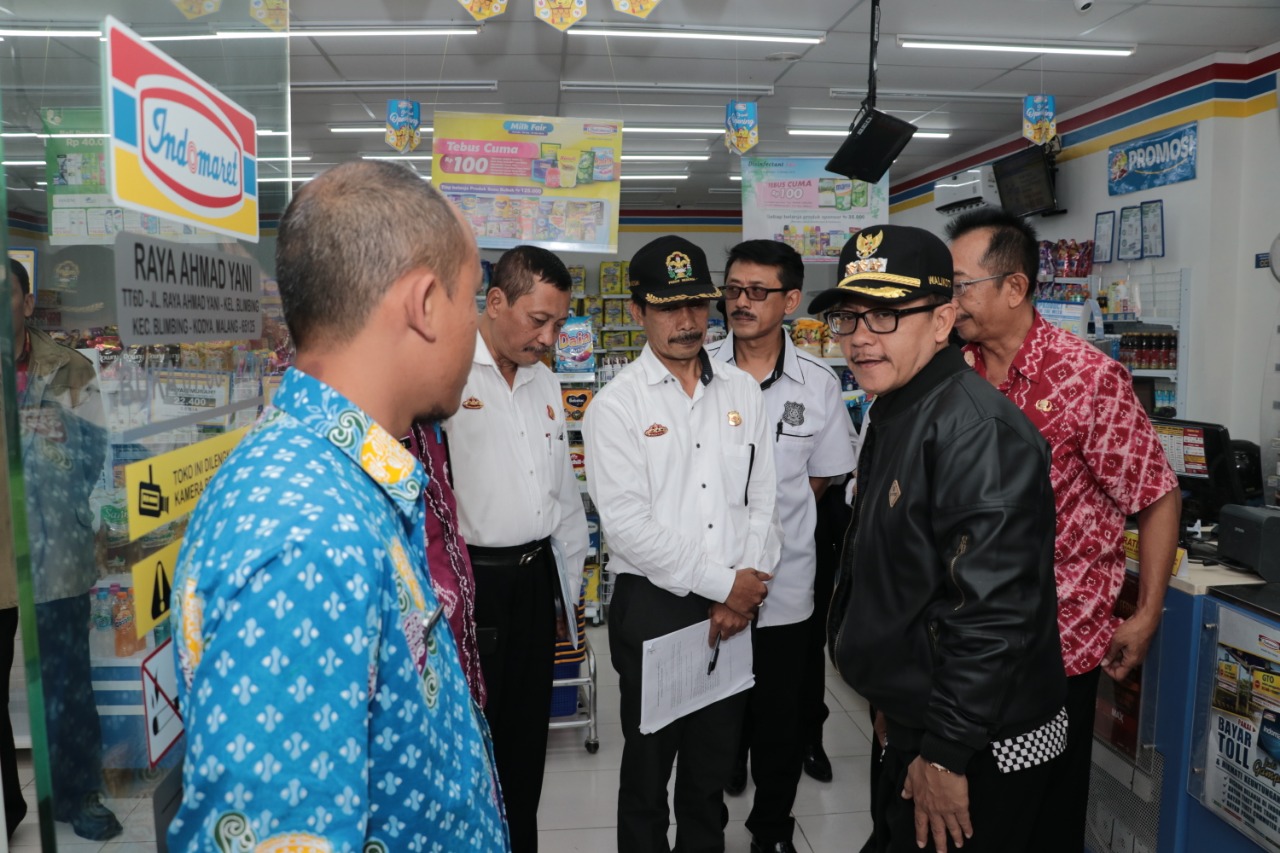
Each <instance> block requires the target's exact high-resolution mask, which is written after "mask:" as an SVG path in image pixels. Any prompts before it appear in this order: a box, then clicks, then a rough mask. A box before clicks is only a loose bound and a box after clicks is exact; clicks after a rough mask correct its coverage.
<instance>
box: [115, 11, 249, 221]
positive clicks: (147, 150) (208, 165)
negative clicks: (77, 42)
mask: <svg viewBox="0 0 1280 853" xmlns="http://www.w3.org/2000/svg"><path fill="white" fill-rule="evenodd" d="M105 29H106V37H107V51H106V53H107V61H106V65H105V66H104V67H105V71H106V81H107V83H106V89H107V107H108V112H107V127H108V131H107V135H108V140H107V141H108V142H109V143H110V144H109V148H108V158H107V162H108V169H107V173H108V175H109V177H110V186H111V197H112V198H113V199H114V200H115V201H116V203H118V204H119V205H121V206H122V207H128V208H132V209H133V210H138V211H141V212H143V213H149V214H154V215H157V216H167V217H170V218H172V219H176V220H179V221H182V222H187V223H190V224H192V225H197V226H201V227H204V228H208V229H209V230H211V231H215V232H217V233H219V234H226V235H228V236H231V237H240V238H242V239H245V240H250V241H252V242H255V243H256V242H257V241H258V178H257V155H258V140H257V122H256V121H254V118H253V116H252V115H251V114H250V113H248V112H246V111H245V110H243V109H241V108H240V107H239V106H238V105H236V104H235V103H233V102H232V101H230V100H228V99H226V98H224V97H223V96H222V95H220V94H219V93H218V91H217V90H216V89H214V88H213V87H212V86H210V85H209V84H208V83H206V82H205V81H204V80H202V79H201V78H199V77H197V76H196V75H194V74H192V73H191V72H190V71H188V70H187V69H186V68H184V67H182V66H181V65H179V64H178V63H176V62H174V61H173V60H172V59H170V58H169V57H168V56H166V55H165V54H164V53H163V52H161V51H160V50H158V49H157V48H155V47H153V46H152V45H151V44H150V43H148V42H145V41H143V40H142V39H141V38H140V37H139V36H138V35H137V34H136V33H134V32H133V31H132V30H130V29H129V28H128V27H126V26H124V25H123V24H122V23H120V22H119V21H118V20H116V19H115V18H112V17H110V16H108V18H107V24H106V28H105Z"/></svg>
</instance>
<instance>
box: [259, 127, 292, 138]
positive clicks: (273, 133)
mask: <svg viewBox="0 0 1280 853" xmlns="http://www.w3.org/2000/svg"><path fill="white" fill-rule="evenodd" d="M258 135H259V136H288V135H289V131H287V130H263V129H262V128H258Z"/></svg>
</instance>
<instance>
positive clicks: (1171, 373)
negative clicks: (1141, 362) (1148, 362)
mask: <svg viewBox="0 0 1280 853" xmlns="http://www.w3.org/2000/svg"><path fill="white" fill-rule="evenodd" d="M1129 372H1130V373H1132V374H1133V375H1134V376H1137V377H1143V378H1149V379H1167V380H1168V381H1170V382H1177V381H1178V371H1176V370H1141V369H1139V370H1130V371H1129Z"/></svg>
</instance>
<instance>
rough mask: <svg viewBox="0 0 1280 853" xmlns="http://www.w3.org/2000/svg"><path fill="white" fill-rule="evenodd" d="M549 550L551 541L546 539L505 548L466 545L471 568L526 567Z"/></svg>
mask: <svg viewBox="0 0 1280 853" xmlns="http://www.w3.org/2000/svg"><path fill="white" fill-rule="evenodd" d="M550 548H551V540H550V539H549V538H548V539H539V540H538V541H537V542H528V543H525V544H524V545H512V546H510V547H507V548H486V547H485V546H483V545H468V546H467V553H468V554H470V555H471V564H472V565H473V566H527V565H529V564H530V563H532V562H533V561H534V560H536V559H538V557H540V556H542V554H543V552H545V551H547V550H548V549H550Z"/></svg>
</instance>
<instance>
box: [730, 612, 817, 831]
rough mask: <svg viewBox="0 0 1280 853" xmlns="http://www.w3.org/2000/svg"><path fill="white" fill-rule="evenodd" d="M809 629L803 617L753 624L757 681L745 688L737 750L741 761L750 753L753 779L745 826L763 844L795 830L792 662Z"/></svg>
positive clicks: (797, 757)
mask: <svg viewBox="0 0 1280 853" xmlns="http://www.w3.org/2000/svg"><path fill="white" fill-rule="evenodd" d="M809 628H810V626H809V624H808V622H807V621H806V622H797V623H795V624H794V625H776V626H774V627H772V628H757V627H755V626H754V625H753V626H752V629H751V646H752V649H751V651H752V655H753V665H754V672H755V676H756V684H755V686H754V687H752V688H751V690H750V691H748V693H747V711H746V715H745V716H744V718H743V722H742V747H741V749H740V750H739V755H740V756H741V757H742V759H743V760H744V761H745V760H746V759H747V756H748V754H749V755H750V763H751V778H752V779H753V780H754V781H755V783H756V793H755V800H754V801H753V803H752V805H751V814H750V815H749V816H748V817H747V829H748V830H749V831H750V832H751V834H752V835H754V836H755V837H756V838H757V839H758V840H759V841H761V842H763V843H764V844H766V845H773V844H776V843H777V842H779V841H790V840H791V836H792V833H793V832H794V831H795V819H794V818H793V817H791V807H792V806H793V805H795V802H796V787H797V786H798V785H799V784H800V765H801V763H802V762H803V761H804V740H803V737H802V735H801V731H800V694H799V692H798V688H799V686H800V680H801V672H800V670H799V669H798V668H797V667H796V662H797V661H799V660H802V659H803V656H804V652H805V650H806V648H807V647H808V640H809V633H810V632H809Z"/></svg>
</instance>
